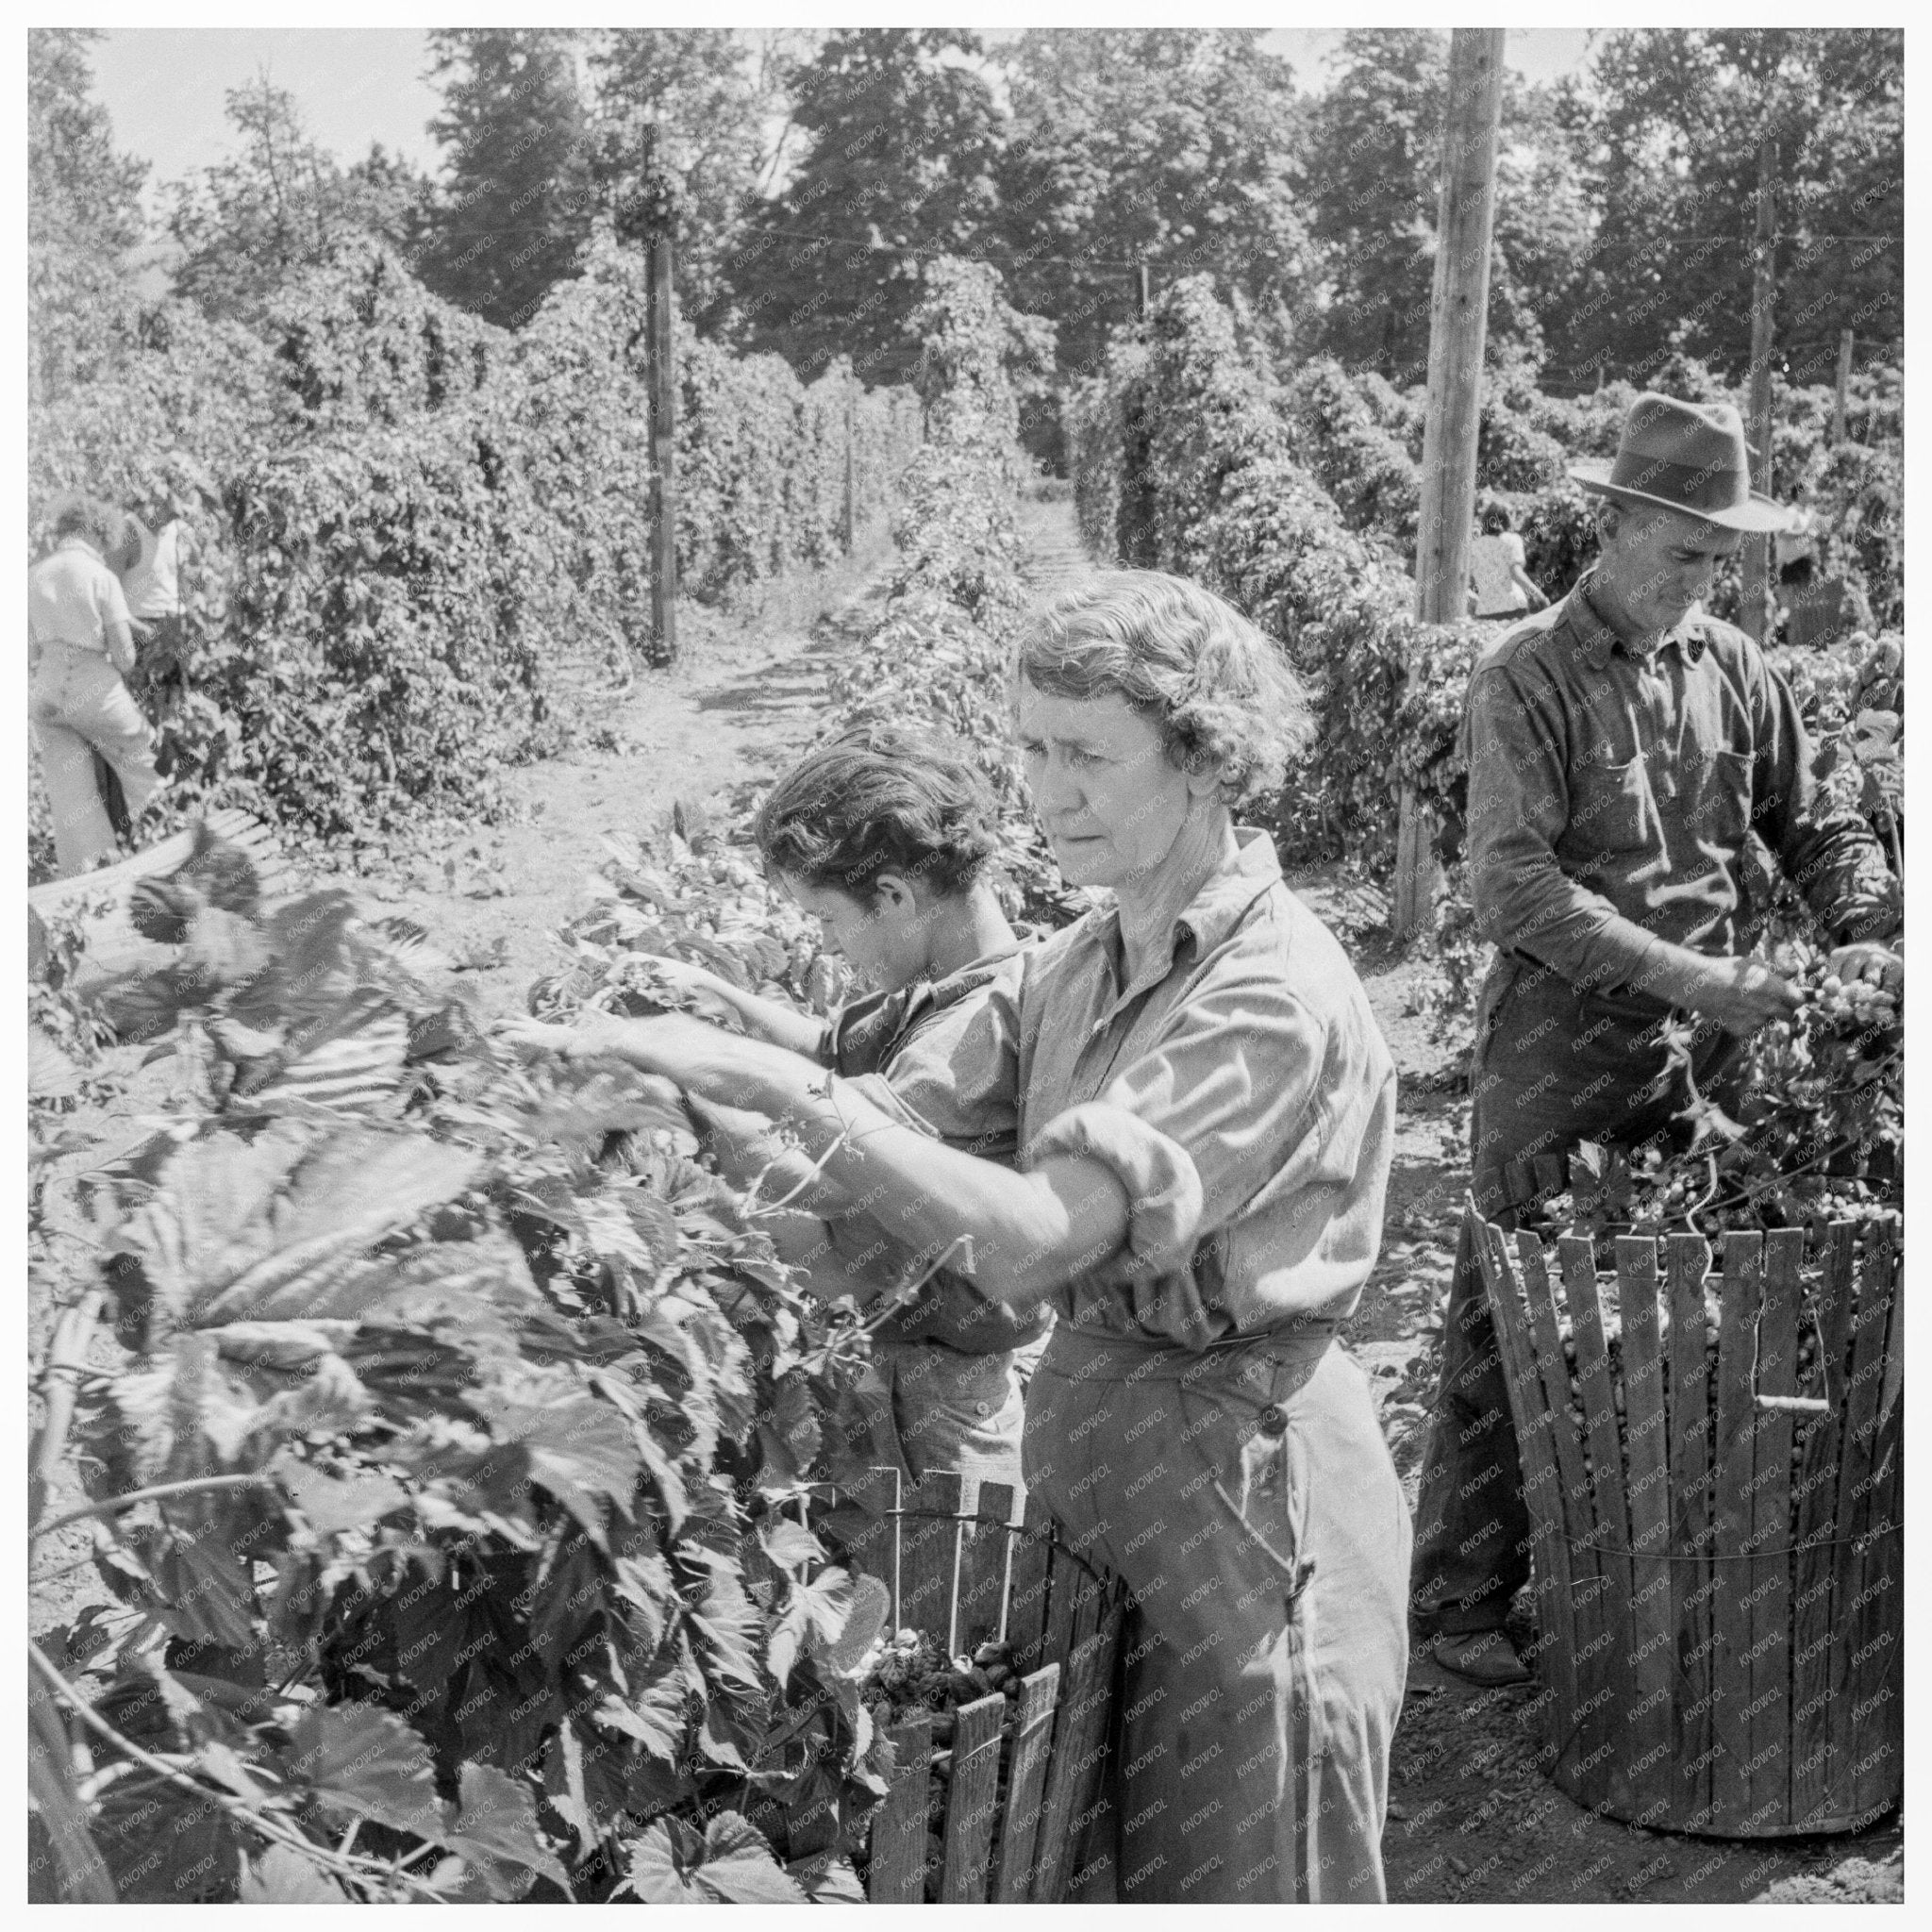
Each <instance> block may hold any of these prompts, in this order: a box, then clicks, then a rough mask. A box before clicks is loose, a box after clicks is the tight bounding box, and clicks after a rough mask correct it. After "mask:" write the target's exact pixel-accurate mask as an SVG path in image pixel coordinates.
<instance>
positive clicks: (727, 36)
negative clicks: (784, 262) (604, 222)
mask: <svg viewBox="0 0 1932 1932" xmlns="http://www.w3.org/2000/svg"><path fill="white" fill-rule="evenodd" d="M591 73H592V75H593V76H594V79H595V83H596V93H597V100H596V110H595V118H596V124H597V171H596V172H597V176H598V187H599V198H600V201H602V203H603V204H604V205H605V206H607V207H608V208H609V209H610V212H611V214H612V216H613V219H614V222H615V226H616V232H617V234H618V236H619V238H620V239H622V240H625V241H633V240H641V237H642V232H643V227H644V225H645V224H643V223H641V222H640V221H638V220H637V219H635V217H634V215H633V212H632V206H631V204H632V198H633V197H634V196H635V195H636V194H637V192H638V190H639V188H640V187H641V183H642V180H643V177H644V175H646V174H647V172H648V171H649V169H650V168H651V167H653V166H655V167H657V168H658V169H661V170H662V171H663V172H664V174H665V175H668V177H669V179H670V182H671V184H672V187H673V191H674V194H675V216H674V230H673V240H674V244H675V250H676V262H677V285H678V295H679V299H680V300H681V301H682V303H683V305H684V307H685V308H686V310H687V311H688V312H691V313H694V314H701V313H704V312H705V311H707V310H708V309H709V308H711V307H712V306H713V305H714V304H716V303H717V302H718V301H719V300H720V298H721V297H722V296H723V295H724V284H723V279H722V276H721V274H720V263H721V261H722V260H723V258H724V257H725V256H727V255H728V254H729V253H730V251H731V249H732V248H733V246H734V245H735V243H736V242H737V240H738V237H739V235H740V233H741V230H742V228H743V225H744V222H745V219H746V216H747V214H748V213H749V212H750V210H751V208H753V206H754V205H755V203H756V201H757V194H758V182H759V179H760V177H761V176H762V175H764V173H765V172H766V168H767V164H768V161H769V158H770V155H769V149H770V146H771V145H772V143H771V142H768V140H767V138H766V134H765V129H764V121H765V118H766V115H767V114H768V112H769V111H770V109H771V108H772V106H773V102H772V99H771V87H772V82H773V79H774V75H772V74H771V71H770V69H769V67H768V66H766V65H765V64H764V63H761V62H759V61H758V60H757V58H755V55H754V52H753V50H752V49H751V48H750V47H749V46H747V45H746V43H745V42H743V41H742V40H741V38H740V37H739V36H738V35H737V34H735V33H732V32H729V31H727V30H724V29H720V28H713V27H620V28H617V29H615V30H614V31H612V32H609V33H608V34H606V35H604V36H603V37H602V44H601V45H599V46H598V47H597V48H596V50H595V52H594V53H593V55H592V57H591Z"/></svg>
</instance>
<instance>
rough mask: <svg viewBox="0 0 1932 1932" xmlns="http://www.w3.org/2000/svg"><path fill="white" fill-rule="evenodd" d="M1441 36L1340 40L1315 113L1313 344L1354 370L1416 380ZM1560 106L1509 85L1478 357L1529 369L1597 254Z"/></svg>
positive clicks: (1390, 32)
mask: <svg viewBox="0 0 1932 1932" xmlns="http://www.w3.org/2000/svg"><path fill="white" fill-rule="evenodd" d="M1447 53H1448V38H1447V36H1446V35H1443V34H1440V33H1436V32H1434V31H1431V30H1428V29H1424V28H1411V27H1403V28H1389V29H1375V30H1371V31H1362V32H1354V33H1349V34H1345V35H1344V36H1343V37H1342V43H1341V49H1340V51H1339V53H1338V54H1337V56H1336V57H1335V59H1336V66H1337V72H1336V75H1335V78H1334V80H1333V82H1332V84H1331V85H1330V87H1329V89H1328V91H1327V92H1326V93H1324V95H1323V96H1322V97H1321V99H1320V100H1319V101H1318V102H1317V104H1316V106H1315V109H1314V113H1313V117H1312V118H1313V128H1312V132H1311V137H1310V141H1309V146H1308V156H1307V165H1306V175H1307V183H1308V194H1309V199H1310V201H1311V203H1312V208H1313V213H1312V218H1311V222H1310V226H1311V227H1312V229H1313V231H1314V234H1315V236H1316V239H1317V240H1318V241H1319V242H1321V243H1322V244H1323V245H1324V265H1325V269H1326V277H1327V285H1328V286H1327V300H1326V303H1325V306H1324V312H1323V315H1322V317H1321V319H1320V322H1319V325H1318V326H1317V328H1316V329H1315V331H1314V333H1315V334H1316V335H1317V337H1318V338H1319V340H1320V341H1322V342H1323V343H1324V346H1325V347H1327V348H1328V349H1329V351H1330V352H1331V353H1332V354H1334V355H1336V356H1339V357H1341V358H1342V359H1343V360H1344V361H1346V362H1348V363H1349V364H1351V365H1352V366H1357V367H1359V366H1360V365H1361V364H1362V363H1364V362H1368V363H1371V364H1372V365H1373V366H1374V368H1375V369H1377V370H1378V371H1379V372H1380V373H1381V374H1382V375H1386V376H1388V377H1389V378H1390V379H1391V381H1394V382H1397V383H1399V384H1402V385H1405V386H1406V385H1407V384H1410V383H1415V382H1420V381H1422V380H1423V379H1424V374H1425V372H1426V370H1427V366H1428V354H1429V299H1430V289H1431V285H1432V281H1433V277H1434V272H1435V259H1434V258H1435V247H1436V220H1437V204H1438V199H1439V196H1440V194H1441V142H1442V108H1443V86H1444V75H1445V63H1446V58H1447ZM1561 108H1562V103H1561V102H1559V100H1558V99H1557V96H1556V95H1555V94H1553V93H1552V92H1550V91H1549V90H1547V89H1544V88H1540V87H1536V86H1533V85H1532V84H1530V83H1529V82H1527V81H1525V80H1524V78H1523V77H1522V75H1517V74H1513V73H1507V72H1506V74H1505V75H1504V92H1503V129H1502V142H1501V145H1500V149H1499V152H1498V156H1497V163H1496V215H1495V232H1494V238H1493V243H1492V246H1493V249H1494V254H1493V256H1492V258H1491V265H1490V312H1489V324H1488V332H1487V338H1486V341H1487V347H1486V350H1485V355H1486V358H1487V359H1488V360H1489V361H1491V363H1502V364H1524V363H1528V364H1531V365H1534V364H1535V363H1537V362H1539V361H1540V360H1541V357H1542V353H1543V345H1544V341H1545V338H1546V337H1547V336H1548V334H1549V333H1550V331H1551V330H1552V329H1554V328H1556V327H1558V326H1560V325H1561V324H1562V323H1563V321H1564V320H1565V318H1566V317H1567V314H1568V312H1569V308H1570V307H1571V305H1573V304H1574V301H1575V299H1576V294H1577V291H1578V289H1579V287H1580V285H1581V281H1582V278H1583V275H1584V269H1585V262H1586V260H1587V258H1588V253H1589V249H1590V242H1591V208H1590V204H1589V200H1588V197H1587V194H1586V183H1585V180H1584V176H1583V174H1582V171H1581V169H1580V167H1579V165H1578V163H1577V160H1576V158H1575V155H1574V151H1573V146H1572V141H1571V135H1570V131H1569V127H1568V125H1567V123H1566V121H1565V119H1564V117H1563V114H1562V111H1561Z"/></svg>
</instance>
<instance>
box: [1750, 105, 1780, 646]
mask: <svg viewBox="0 0 1932 1932" xmlns="http://www.w3.org/2000/svg"><path fill="white" fill-rule="evenodd" d="M1756 254H1757V262H1756V266H1755V269H1754V272H1753V275H1752V277H1751V440H1752V441H1753V442H1755V443H1756V444H1757V461H1756V463H1755V464H1754V466H1753V467H1754V469H1755V471H1756V475H1754V476H1753V477H1752V479H1751V480H1752V481H1753V482H1754V483H1756V484H1757V488H1758V489H1759V490H1761V491H1764V493H1765V494H1766V495H1767V496H1769V495H1770V494H1771V355H1772V324H1773V309H1774V304H1775V301H1776V296H1777V142H1775V141H1774V140H1773V139H1772V137H1771V136H1770V135H1768V134H1767V135H1766V136H1765V137H1764V139H1763V140H1762V141H1760V142H1758V143H1757V248H1756ZM1771 545H1772V540H1771V538H1770V537H1769V536H1763V537H1747V538H1745V540H1744V612H1743V615H1744V628H1745V629H1746V630H1747V631H1749V632H1750V633H1751V635H1752V636H1753V637H1754V638H1756V639H1757V641H1758V642H1759V643H1760V644H1762V643H1768V642H1769V641H1771V626H1772V622H1773V619H1774V616H1775V615H1776V613H1775V610H1774V607H1773V604H1772V583H1773V581H1774V573H1773V571H1772V567H1771V558H1772V547H1771Z"/></svg>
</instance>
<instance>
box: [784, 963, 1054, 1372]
mask: <svg viewBox="0 0 1932 1932" xmlns="http://www.w3.org/2000/svg"><path fill="white" fill-rule="evenodd" d="M1019 958H1020V954H1019V948H1018V947H1017V946H1015V947H1014V948H1013V949H1012V950H1011V951H1008V952H1005V953H991V954H988V955H986V956H985V957H984V958H979V959H975V960H974V961H973V963H972V964H971V965H969V966H962V967H961V968H960V969H959V971H958V972H957V973H950V974H946V975H945V976H944V977H943V978H941V979H930V980H921V981H919V982H918V983H917V984H916V985H914V986H910V987H905V988H901V989H900V990H898V991H893V992H888V993H874V994H871V995H868V996H866V997H864V998H861V999H858V1000H853V1001H850V1002H848V1003H847V1004H846V1005H845V1006H843V1007H841V1008H840V1010H839V1012H838V1013H837V1014H836V1015H835V1016H834V1018H833V1020H832V1022H831V1024H830V1025H829V1026H828V1027H827V1029H826V1037H825V1043H824V1052H823V1054H822V1058H824V1060H825V1062H826V1063H827V1064H828V1065H829V1066H830V1067H831V1068H832V1069H833V1071H834V1072H835V1073H838V1074H842V1075H843V1076H844V1077H846V1078H847V1079H850V1080H852V1081H853V1083H854V1084H855V1085H856V1086H857V1087H858V1090H859V1091H861V1092H862V1093H863V1094H864V1095H865V1096H866V1098H867V1099H868V1100H871V1101H872V1102H873V1103H874V1105H876V1106H879V1107H882V1108H885V1109H886V1110H887V1111H888V1112H890V1113H891V1114H893V1115H895V1116H896V1117H897V1118H898V1119H900V1120H901V1121H903V1122H905V1123H906V1124H908V1125H910V1126H916V1127H917V1128H918V1129H919V1130H920V1131H921V1132H922V1133H925V1134H929V1135H931V1136H932V1137H933V1138H934V1139H935V1140H939V1141H944V1142H945V1143H946V1145H947V1146H949V1147H957V1148H958V1149H959V1150H960V1151H961V1152H962V1153H966V1154H973V1155H977V1156H978V1157H979V1158H981V1159H985V1160H996V1161H998V1162H999V1163H1000V1165H1001V1166H1003V1167H1010V1166H1011V1165H1012V1163H1013V1157H1014V1154H1015V1153H1016V1151H1017V1146H1018V1142H1017V1138H1016V1123H1015V1112H1014V1108H1013V1105H1012V1102H1011V1099H1010V1098H1008V1099H1007V1100H1006V1101H1005V1102H1004V1103H1002V1102H1001V1101H1000V1100H998V1099H997V1098H996V1097H994V1096H991V1095H987V1094H984V1093H981V1094H977V1095H974V1097H973V1099H972V1100H971V1101H970V1102H962V1100H961V1099H960V1097H959V1096H958V1095H956V1094H953V1093H950V1092H948V1091H946V1090H945V1089H944V1087H943V1086H942V1085H941V1084H940V1083H938V1082H936V1081H934V1080H932V1079H931V1078H930V1077H926V1078H924V1079H923V1080H922V1082H921V1086H920V1092H919V1103H920V1104H919V1107H918V1108H917V1110H915V1109H913V1108H909V1107H908V1105H907V1104H906V1102H905V1100H904V1098H903V1097H902V1096H901V1094H900V1092H899V1069H900V1066H901V1064H902V1056H904V1055H905V1053H906V1051H907V1049H908V1047H912V1046H915V1045H916V1047H917V1062H916V1063H917V1064H919V1065H920V1066H921V1067H922V1068H924V1069H927V1070H929V1069H930V1068H932V1067H934V1066H936V1065H943V1064H944V1063H945V1062H946V1061H947V1060H948V1059H949V1058H951V1056H952V1053H953V1051H954V1048H955V1047H956V1045H957V1044H958V1040H959V1038H960V1035H961V1034H962V1033H963V1032H964V1031H965V1029H966V1028H967V1027H968V1026H969V1025H970V1024H971V1022H972V1019H973V1015H974V1013H975V1012H976V1011H977V1010H978V1009H979V1008H980V1006H981V1004H982V1003H983V1002H984V1000H985V999H986V998H987V997H989V996H990V994H991V991H992V990H993V989H994V988H995V987H998V986H1000V985H1002V984H1009V983H1011V982H1012V981H1013V980H1014V979H1016V978H1017V976H1018V972H1019V963H1018V962H1019ZM827 1231H828V1234H829V1236H830V1239H831V1241H832V1243H833V1247H834V1249H835V1251H836V1253H837V1254H838V1256H839V1257H840V1258H841V1261H842V1262H844V1263H845V1264H846V1265H847V1268H848V1272H849V1273H851V1274H852V1275H853V1277H854V1281H855V1286H856V1285H858V1279H859V1278H860V1277H861V1276H863V1278H864V1279H866V1280H874V1281H875V1280H877V1279H879V1278H880V1276H881V1274H884V1275H886V1276H888V1277H890V1278H891V1279H892V1280H898V1279H900V1278H902V1277H903V1275H904V1274H905V1272H906V1271H907V1269H908V1268H913V1269H914V1271H915V1272H917V1271H916V1257H915V1255H914V1251H913V1250H912V1248H911V1247H910V1246H909V1244H907V1243H904V1242H901V1241H896V1240H893V1239H891V1237H890V1235H889V1234H882V1233H881V1230H880V1227H879V1224H877V1223H876V1222H874V1221H873V1220H872V1219H871V1218H870V1217H868V1216H863V1215H859V1216H851V1217H847V1218H845V1219H844V1220H842V1221H838V1222H832V1223H830V1224H828V1227H827ZM1046 1324H1047V1314H1046V1311H1045V1310H1044V1309H1043V1308H1038V1309H1019V1308H1009V1307H1006V1306H1005V1305H1004V1304H1002V1303H999V1302H995V1301H992V1300H990V1299H989V1298H988V1297H987V1296H985V1295H983V1294H981V1293H980V1291H978V1290H977V1289H976V1288H974V1286H973V1285H972V1283H971V1282H970V1281H969V1280H967V1279H966V1278H965V1277H964V1276H963V1275H961V1274H959V1272H958V1270H955V1269H941V1271H940V1272H939V1273H938V1274H935V1275H934V1276H933V1278H932V1280H931V1281H929V1282H928V1283H927V1284H926V1285H925V1287H924V1289H923V1290H921V1291H920V1293H919V1295H918V1296H917V1298H916V1299H915V1300H913V1301H912V1302H910V1303H909V1304H908V1306H907V1307H905V1308H903V1309H902V1310H900V1311H899V1312H898V1313H897V1314H894V1315H891V1316H888V1317H887V1319H886V1320H885V1321H884V1322H883V1323H881V1324H880V1325H879V1328H878V1331H877V1339H878V1340H879V1341H886V1342H912V1341H926V1342H931V1341H938V1342H943V1343H945V1344H946V1346H947V1347H949V1348H954V1349H958V1351H959V1352H960V1353H962V1354H965V1355H995V1354H1001V1353H1004V1352H1005V1351H1007V1350H1008V1349H1012V1348H1016V1347H1018V1346H1019V1345H1020V1344H1021V1343H1023V1342H1027V1341H1035V1340H1037V1339H1038V1338H1039V1337H1040V1336H1041V1334H1042V1333H1044V1332H1045V1328H1046Z"/></svg>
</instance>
